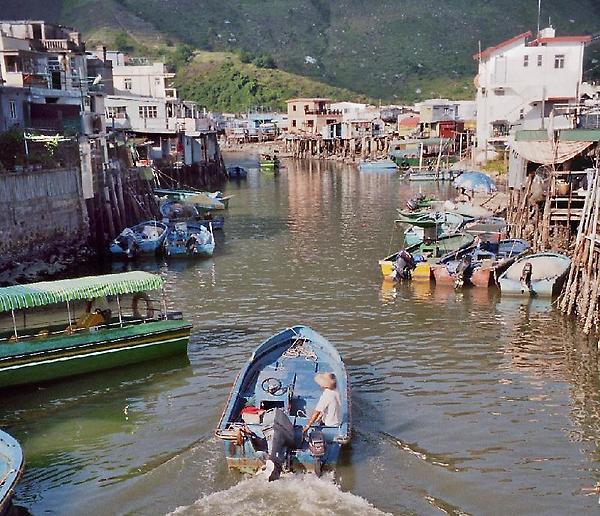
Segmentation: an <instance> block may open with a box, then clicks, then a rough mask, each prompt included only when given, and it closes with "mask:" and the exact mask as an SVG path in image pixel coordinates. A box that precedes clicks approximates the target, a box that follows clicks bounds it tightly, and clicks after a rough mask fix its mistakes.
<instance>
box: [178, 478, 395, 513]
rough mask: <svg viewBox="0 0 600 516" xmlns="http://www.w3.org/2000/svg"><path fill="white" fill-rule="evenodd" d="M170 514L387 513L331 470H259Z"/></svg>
mask: <svg viewBox="0 0 600 516" xmlns="http://www.w3.org/2000/svg"><path fill="white" fill-rule="evenodd" d="M170 514H172V515H175V514H177V515H199V514H210V515H211V516H219V515H224V516H225V515H226V516H234V515H245V516H252V515H261V516H264V515H278V514H296V515H307V516H308V515H311V516H312V515H332V516H333V515H336V516H338V515H341V516H343V515H355V514H361V515H372V516H379V515H384V514H386V513H384V512H382V511H380V510H378V509H376V508H375V507H373V506H372V505H371V504H370V503H369V502H368V501H367V500H365V499H364V498H361V497H360V496H356V495H353V494H352V493H348V492H344V491H342V490H341V489H340V488H339V486H337V485H336V484H335V483H334V481H333V474H328V475H325V476H323V477H321V478H317V477H316V476H314V475H306V474H292V473H290V474H285V475H282V477H281V478H280V479H279V480H278V481H276V482H267V481H266V479H265V478H263V475H262V474H259V475H257V476H255V477H252V478H249V479H246V480H242V481H241V482H240V483H238V484H236V485H235V486H233V487H231V488H229V489H226V490H225V491H218V492H216V493H212V494H209V495H206V496H203V497H202V498H200V499H198V500H196V502H194V503H193V504H192V505H188V506H181V507H178V508H177V509H175V511H173V512H172V513H170Z"/></svg>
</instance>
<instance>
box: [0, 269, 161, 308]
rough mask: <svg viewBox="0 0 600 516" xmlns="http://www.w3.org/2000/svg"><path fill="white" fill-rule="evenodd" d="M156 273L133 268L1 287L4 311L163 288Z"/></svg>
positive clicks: (0, 296) (1, 305) (1, 302)
mask: <svg viewBox="0 0 600 516" xmlns="http://www.w3.org/2000/svg"><path fill="white" fill-rule="evenodd" d="M162 286H163V280H162V278H161V277H160V276H157V275H156V274H150V273H148V272H142V271H133V272H123V273H120V274H107V275H104V276H86V277H83V278H74V279H66V280H58V281H41V282H39V283H30V284H28V285H14V286H12V287H4V288H0V312H6V311H9V310H17V309H22V308H34V307H36V306H45V305H51V304H54V303H64V302H66V301H76V300H79V299H94V298H98V297H105V296H114V295H119V294H132V293H134V292H144V291H146V290H157V289H160V288H162Z"/></svg>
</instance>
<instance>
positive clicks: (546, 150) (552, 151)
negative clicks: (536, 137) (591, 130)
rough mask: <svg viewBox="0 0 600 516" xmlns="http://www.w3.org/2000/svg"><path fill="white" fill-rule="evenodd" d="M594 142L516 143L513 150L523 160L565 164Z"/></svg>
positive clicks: (547, 163)
mask: <svg viewBox="0 0 600 516" xmlns="http://www.w3.org/2000/svg"><path fill="white" fill-rule="evenodd" d="M592 143H593V142H589V141H585V142H577V141H561V142H556V143H555V142H551V141H548V140H546V141H515V142H514V143H513V150H514V151H515V152H516V153H517V154H518V155H519V156H521V157H522V158H525V159H526V160H527V161H533V162H534V163H540V164H542V165H551V164H552V163H564V162H565V161H568V160H570V159H571V158H574V157H575V156H577V155H578V154H580V153H582V152H583V151H584V150H585V149H587V148H588V147H589V146H590V145H592Z"/></svg>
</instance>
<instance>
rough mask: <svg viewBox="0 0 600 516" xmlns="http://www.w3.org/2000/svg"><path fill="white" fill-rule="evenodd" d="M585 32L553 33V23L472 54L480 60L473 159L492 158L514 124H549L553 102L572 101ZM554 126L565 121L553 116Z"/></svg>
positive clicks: (578, 84)
mask: <svg viewBox="0 0 600 516" xmlns="http://www.w3.org/2000/svg"><path fill="white" fill-rule="evenodd" d="M589 41H591V37H590V36H563V37H557V36H556V34H555V31H554V29H553V28H551V27H550V28H547V29H543V30H542V31H540V33H539V35H538V37H537V38H535V39H532V33H531V32H526V33H523V34H519V35H518V36H515V37H514V38H511V39H509V40H507V41H503V42H501V43H499V44H498V45H496V46H494V47H490V48H487V49H486V50H484V51H482V52H480V53H477V54H475V55H474V56H473V58H474V59H476V60H477V61H478V62H479V69H478V75H477V76H476V78H475V85H476V87H477V96H476V104H477V148H476V159H477V160H478V161H480V162H483V161H485V160H487V159H490V158H493V157H494V156H495V155H496V150H497V149H504V148H505V147H506V144H507V142H508V138H509V135H510V134H513V133H514V132H515V131H516V130H517V129H543V128H547V127H548V123H549V122H550V120H549V118H550V114H551V113H552V111H553V108H554V106H555V105H557V104H568V103H574V102H577V101H578V99H579V96H580V87H581V82H582V71H583V54H584V48H585V44H586V43H588V42H589ZM552 124H554V127H555V128H556V129H559V128H563V126H566V127H569V126H570V122H568V121H567V120H566V119H561V117H552Z"/></svg>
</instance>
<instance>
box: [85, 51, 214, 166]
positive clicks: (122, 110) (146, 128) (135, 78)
mask: <svg viewBox="0 0 600 516" xmlns="http://www.w3.org/2000/svg"><path fill="white" fill-rule="evenodd" d="M96 55H99V54H98V53H96ZM102 55H106V59H109V60H111V61H112V60H113V59H114V61H112V62H113V67H112V84H113V85H114V93H113V94H112V95H108V96H107V97H106V102H105V105H106V124H107V127H109V128H112V129H114V130H121V131H125V132H128V133H130V134H133V135H136V136H140V137H144V138H146V139H147V140H148V141H152V142H154V144H153V145H152V146H151V151H152V152H151V153H150V154H149V156H148V157H149V158H152V159H166V160H171V161H173V160H174V161H178V160H179V158H181V160H182V161H183V162H184V163H185V164H186V165H191V164H192V163H194V162H195V161H196V160H197V157H198V156H197V154H198V152H192V150H191V149H193V148H196V147H197V144H198V141H195V140H196V139H198V138H199V137H200V136H201V134H202V133H205V132H207V131H213V130H214V129H215V127H214V125H215V124H214V122H213V121H212V120H211V119H209V118H208V117H207V116H205V115H204V113H203V111H201V110H199V109H198V107H197V106H196V104H195V103H194V102H188V101H182V100H180V99H178V98H177V91H176V90H175V88H171V87H169V81H170V80H171V79H173V78H174V77H175V74H172V73H169V72H167V70H166V68H165V65H164V64H163V63H149V62H148V60H146V59H143V58H129V57H127V56H124V55H123V54H122V53H120V52H112V51H106V52H104V51H103V52H102ZM115 62H116V63H119V64H117V65H116V66H115V64H114V63H115Z"/></svg>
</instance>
